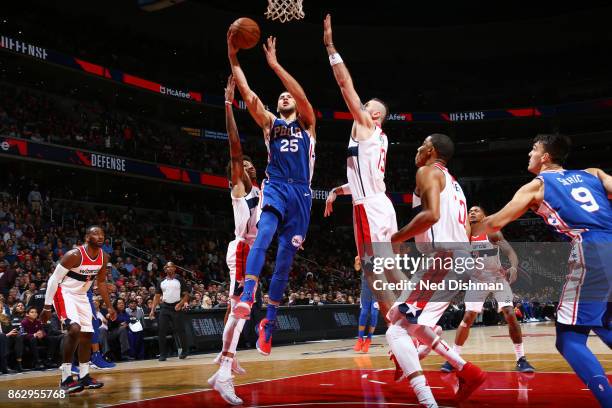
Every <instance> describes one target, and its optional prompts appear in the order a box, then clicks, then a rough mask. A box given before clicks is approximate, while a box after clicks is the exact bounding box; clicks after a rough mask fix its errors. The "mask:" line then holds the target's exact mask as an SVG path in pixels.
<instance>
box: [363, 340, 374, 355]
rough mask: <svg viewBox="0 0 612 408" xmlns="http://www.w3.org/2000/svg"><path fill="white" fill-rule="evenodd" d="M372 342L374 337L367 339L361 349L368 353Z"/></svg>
mask: <svg viewBox="0 0 612 408" xmlns="http://www.w3.org/2000/svg"><path fill="white" fill-rule="evenodd" d="M370 344H372V339H365V341H364V342H363V346H361V351H363V352H364V353H367V352H368V350H370Z"/></svg>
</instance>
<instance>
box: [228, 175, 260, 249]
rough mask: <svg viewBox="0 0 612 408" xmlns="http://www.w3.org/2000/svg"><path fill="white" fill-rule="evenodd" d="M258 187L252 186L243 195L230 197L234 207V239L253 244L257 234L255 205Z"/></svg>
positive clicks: (256, 203)
mask: <svg viewBox="0 0 612 408" xmlns="http://www.w3.org/2000/svg"><path fill="white" fill-rule="evenodd" d="M259 192H260V190H259V187H256V186H252V188H251V191H250V192H249V193H248V194H247V195H245V196H244V197H240V198H236V197H232V207H233V209H234V234H235V235H236V239H238V240H241V241H246V242H247V243H248V244H249V245H253V242H254V241H255V236H256V235H257V205H258V204H259Z"/></svg>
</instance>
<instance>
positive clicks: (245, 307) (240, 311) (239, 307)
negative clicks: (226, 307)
mask: <svg viewBox="0 0 612 408" xmlns="http://www.w3.org/2000/svg"><path fill="white" fill-rule="evenodd" d="M252 306H253V302H238V304H236V306H235V307H234V310H232V312H233V313H234V316H236V317H237V318H238V319H248V318H249V317H251V307H252Z"/></svg>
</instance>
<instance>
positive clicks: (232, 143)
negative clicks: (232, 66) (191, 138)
mask: <svg viewBox="0 0 612 408" xmlns="http://www.w3.org/2000/svg"><path fill="white" fill-rule="evenodd" d="M235 85H236V83H235V82H234V77H233V76H232V75H230V76H229V78H227V86H226V88H225V129H226V130H227V136H228V137H227V138H228V140H229V147H230V160H231V175H230V178H231V180H230V181H231V182H232V196H233V197H236V198H240V197H244V195H245V193H246V188H245V186H244V183H243V182H242V176H243V174H244V164H243V159H242V145H241V144H240V136H239V135H238V126H236V119H234V111H233V110H232V102H233V101H234V87H235Z"/></svg>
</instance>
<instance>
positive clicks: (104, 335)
mask: <svg viewBox="0 0 612 408" xmlns="http://www.w3.org/2000/svg"><path fill="white" fill-rule="evenodd" d="M94 307H95V309H96V315H95V316H94V319H98V320H99V321H100V328H99V338H100V342H99V345H100V350H101V351H102V355H103V356H105V357H106V356H107V355H108V353H109V352H110V346H109V344H108V320H106V317H105V316H104V314H103V313H102V311H101V310H100V298H98V297H97V298H95V299H94Z"/></svg>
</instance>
